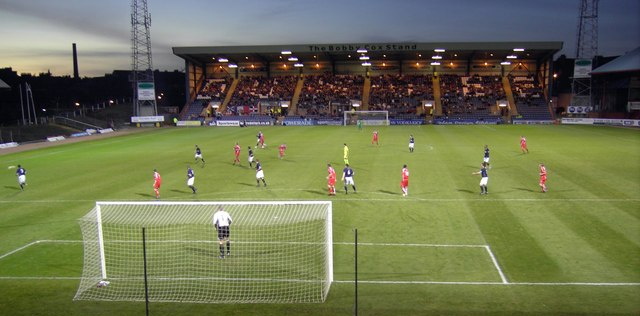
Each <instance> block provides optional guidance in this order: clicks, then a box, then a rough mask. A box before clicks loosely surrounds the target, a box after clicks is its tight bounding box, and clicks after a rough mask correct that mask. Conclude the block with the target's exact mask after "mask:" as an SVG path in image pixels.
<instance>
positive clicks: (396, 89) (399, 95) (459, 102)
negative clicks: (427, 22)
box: [190, 73, 544, 118]
mask: <svg viewBox="0 0 640 316" xmlns="http://www.w3.org/2000/svg"><path fill="white" fill-rule="evenodd" d="M239 80H240V81H239V82H238V85H237V86H236V88H235V90H234V92H233V95H232V98H231V101H230V103H229V104H228V106H227V113H226V114H228V115H244V114H252V113H253V114H256V113H257V109H258V104H259V103H260V102H261V101H262V102H263V104H262V105H264V106H262V107H263V109H264V110H265V111H267V110H269V109H270V108H273V107H274V104H276V103H277V101H283V100H284V101H291V100H292V98H293V94H294V91H295V87H296V83H297V81H298V77H297V76H278V77H272V78H267V77H263V76H244V77H241V79H239ZM439 80H440V91H441V104H442V113H443V115H444V116H445V117H451V118H456V117H457V118H470V117H475V118H477V117H480V118H482V117H492V116H495V115H494V113H492V110H493V111H496V110H495V109H496V108H495V105H496V101H497V100H503V99H505V98H506V96H505V92H504V88H503V83H502V79H501V77H500V76H481V75H472V76H460V75H455V74H442V75H439ZM509 80H510V82H511V87H512V91H513V95H514V98H515V100H516V104H517V105H518V106H521V105H524V106H527V105H544V98H543V97H542V89H541V88H540V87H539V86H538V85H537V84H536V82H535V80H534V78H533V77H532V76H519V77H512V76H510V77H509ZM231 82H232V80H231V79H208V80H207V81H206V82H205V85H204V87H203V88H202V90H201V91H200V92H199V93H198V99H199V100H197V101H196V102H194V104H193V105H194V106H195V105H198V104H197V103H198V102H200V103H201V104H200V105H201V106H200V110H201V111H202V110H203V109H204V107H206V105H207V104H208V102H210V101H222V100H224V98H225V95H226V93H228V90H229V87H230V86H231ZM363 86H364V77H363V76H361V75H332V74H331V73H324V74H322V75H309V76H306V77H305V78H304V85H303V88H302V90H301V92H300V98H299V101H298V104H297V108H298V112H297V113H292V114H297V115H305V116H339V115H340V111H341V110H342V109H346V108H349V107H350V105H351V100H360V101H361V100H362V94H363ZM433 99H434V91H433V77H432V76H431V75H380V76H374V77H372V78H371V90H370V98H369V108H368V109H369V110H387V111H389V114H390V115H392V116H398V115H414V114H415V113H416V108H418V107H419V106H420V105H421V102H422V101H423V100H433ZM540 102H542V103H540ZM539 103H540V104H539ZM332 104H333V105H334V106H331V105H332ZM276 105H277V104H276ZM335 105H338V106H335ZM275 107H277V106H275ZM265 111H263V112H265ZM194 113H195V112H194ZM194 113H190V114H191V115H195V114H194ZM202 113H204V112H202ZM495 114H497V113H495Z"/></svg>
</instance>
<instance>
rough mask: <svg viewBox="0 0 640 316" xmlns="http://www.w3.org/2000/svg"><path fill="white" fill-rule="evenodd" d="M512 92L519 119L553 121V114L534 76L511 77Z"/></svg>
mask: <svg viewBox="0 0 640 316" xmlns="http://www.w3.org/2000/svg"><path fill="white" fill-rule="evenodd" d="M509 81H510V83H511V91H512V92H513V98H514V99H515V102H516V107H517V109H518V114H519V116H518V117H517V119H539V120H551V119H552V116H551V112H550V111H549V109H548V107H547V102H546V101H545V98H544V97H543V93H542V88H540V86H539V85H538V84H537V83H536V81H535V78H534V77H533V76H517V77H513V76H509Z"/></svg>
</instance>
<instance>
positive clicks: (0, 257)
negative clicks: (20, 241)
mask: <svg viewBox="0 0 640 316" xmlns="http://www.w3.org/2000/svg"><path fill="white" fill-rule="evenodd" d="M39 242H40V241H39V240H36V241H34V242H31V243H28V244H26V245H24V246H22V247H20V248H17V249H14V250H12V251H9V252H7V253H5V254H4V255H2V256H0V260H2V259H3V258H5V257H8V256H10V255H12V254H14V253H16V252H18V251H21V250H23V249H26V248H28V247H30V246H31V245H35V244H37V243H39Z"/></svg>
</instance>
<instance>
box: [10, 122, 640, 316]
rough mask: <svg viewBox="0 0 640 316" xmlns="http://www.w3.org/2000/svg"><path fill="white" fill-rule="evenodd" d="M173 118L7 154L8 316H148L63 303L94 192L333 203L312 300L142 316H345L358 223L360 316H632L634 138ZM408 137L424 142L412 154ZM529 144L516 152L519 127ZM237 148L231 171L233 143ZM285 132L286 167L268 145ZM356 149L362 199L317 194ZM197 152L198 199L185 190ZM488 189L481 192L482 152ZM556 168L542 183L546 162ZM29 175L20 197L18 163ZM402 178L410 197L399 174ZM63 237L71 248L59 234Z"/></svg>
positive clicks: (165, 308)
mask: <svg viewBox="0 0 640 316" xmlns="http://www.w3.org/2000/svg"><path fill="white" fill-rule="evenodd" d="M378 130H379V131H380V146H375V145H371V132H372V131H373V128H364V129H363V130H362V131H359V130H357V128H355V127H265V128H262V131H263V132H264V133H265V136H266V143H267V144H268V146H267V148H266V149H257V150H256V157H257V158H258V159H260V160H261V161H262V162H263V168H264V170H265V176H266V180H267V182H268V187H267V188H264V187H260V188H256V187H255V177H254V174H255V173H254V171H253V170H252V169H250V168H249V167H248V166H247V163H246V148H247V146H249V145H251V146H253V145H254V144H255V134H256V133H257V131H258V128H241V129H240V128H204V127H203V128H180V129H177V128H165V129H154V130H149V131H144V132H141V133H136V134H132V135H128V136H121V137H113V138H108V139H103V140H97V141H89V142H83V143H75V144H67V145H61V146H57V147H51V148H46V149H40V150H33V151H28V152H22V153H15V154H5V155H1V154H2V152H1V151H0V155H1V156H0V170H5V171H2V173H3V176H2V177H0V241H1V242H0V315H109V316H112V315H142V314H144V310H145V306H144V303H143V302H93V301H73V300H72V299H73V296H74V295H75V292H76V290H77V286H78V284H79V282H80V280H79V278H80V275H81V273H82V244H81V243H79V242H77V241H79V240H81V238H82V236H81V234H80V229H79V225H78V222H77V220H78V219H79V218H80V217H81V216H83V215H84V214H85V213H87V212H88V211H89V210H91V209H92V207H93V206H94V205H95V201H109V200H117V201H122V200H126V201H129V200H135V201H140V200H141V201H147V200H148V201H151V200H155V198H154V193H153V190H152V182H153V179H152V173H153V169H154V168H157V169H158V171H159V172H160V173H161V174H162V177H163V186H162V200H164V201H171V200H176V201H236V200H240V201H244V200H331V201H333V239H334V242H335V245H334V278H335V282H334V283H333V285H332V287H331V291H330V293H329V297H328V299H327V301H326V302H325V303H322V304H273V305H272V304H240V305H230V304H185V303H153V302H152V303H151V305H150V311H151V315H213V314H216V315H217V314H220V315H285V314H286V315H308V316H310V315H351V314H353V309H354V285H353V278H354V275H353V270H354V269H353V267H354V251H353V245H352V244H351V243H352V242H353V239H354V233H353V230H354V228H357V229H358V240H359V243H360V245H359V247H358V269H359V280H360V281H361V282H360V284H359V287H358V291H359V301H358V307H359V313H360V314H361V315H518V314H519V315H590V314H591V315H602V314H611V315H638V314H640V299H639V297H640V198H639V197H638V193H640V133H639V132H640V131H638V130H632V129H622V128H609V127H592V126H515V125H509V126H404V127H396V126H391V127H381V128H379V129H378ZM409 134H413V135H414V136H415V138H416V150H415V152H414V153H409V151H408V148H407V145H408V138H409ZM520 135H525V136H526V137H527V139H528V145H529V149H530V153H529V154H522V153H521V152H520V148H519V137H520ZM236 142H239V143H240V145H241V146H242V149H243V152H242V155H241V161H242V165H241V166H233V165H232V161H233V145H234V144H235V143H236ZM283 142H286V144H287V146H288V150H287V155H286V157H285V159H283V160H280V159H278V150H277V148H276V147H277V145H279V144H280V143H283ZM345 142H346V143H347V144H348V145H349V148H350V163H351V165H352V166H353V168H354V170H355V181H356V185H357V187H358V193H357V194H351V192H350V194H348V195H345V194H344V191H343V190H342V188H341V187H340V186H338V189H339V191H338V195H337V196H335V197H329V196H327V190H326V179H325V176H326V164H327V163H329V162H330V163H332V164H333V165H334V166H335V167H336V170H337V171H338V172H340V170H341V169H342V167H343V162H342V144H343V143H345ZM194 144H198V145H199V146H200V148H202V150H203V154H204V158H205V159H206V162H207V164H206V166H205V167H204V168H202V167H200V166H196V167H195V168H194V169H195V171H196V186H197V187H198V193H197V194H195V195H194V194H191V192H190V190H189V189H188V188H187V187H186V185H185V174H186V165H187V164H190V163H193V149H194ZM485 144H488V145H489V147H490V148H491V166H492V169H491V170H489V187H488V188H489V194H488V195H486V196H485V195H480V194H479V192H480V191H479V187H478V182H479V180H480V178H479V176H477V175H472V172H475V171H477V170H478V169H479V166H480V163H481V162H482V153H483V146H484V145H485ZM540 162H544V163H545V165H546V166H547V170H548V173H549V177H548V182H547V184H548V186H549V192H548V193H546V194H543V193H540V190H539V187H538V169H537V168H538V163H540ZM17 164H22V165H23V166H24V167H25V168H26V169H27V171H28V178H27V179H28V186H27V187H26V189H25V190H24V191H20V190H19V187H18V186H17V183H16V178H15V174H14V173H15V169H8V167H9V166H14V165H17ZM403 164H407V165H408V167H409V170H410V171H411V179H410V188H409V196H408V197H402V195H401V192H400V188H399V182H400V170H401V168H402V165H403ZM62 241H68V242H62Z"/></svg>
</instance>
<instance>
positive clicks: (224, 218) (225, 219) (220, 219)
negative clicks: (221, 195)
mask: <svg viewBox="0 0 640 316" xmlns="http://www.w3.org/2000/svg"><path fill="white" fill-rule="evenodd" d="M231 221H232V220H231V215H229V213H227V212H226V211H217V212H216V213H215V214H213V226H216V227H225V226H229V225H231Z"/></svg>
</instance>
